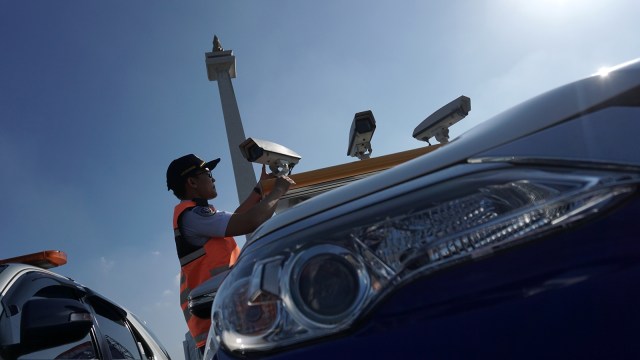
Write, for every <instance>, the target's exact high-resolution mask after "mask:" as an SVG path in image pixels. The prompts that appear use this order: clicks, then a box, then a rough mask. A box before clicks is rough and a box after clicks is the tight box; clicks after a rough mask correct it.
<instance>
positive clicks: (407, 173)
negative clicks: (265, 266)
mask: <svg viewBox="0 0 640 360" xmlns="http://www.w3.org/2000/svg"><path fill="white" fill-rule="evenodd" d="M639 87H640V61H634V62H632V63H630V64H628V65H626V66H624V67H621V68H619V69H617V70H615V71H612V72H610V73H609V74H607V75H606V76H601V75H594V76H591V77H588V78H585V79H582V80H579V81H576V82H573V83H570V84H567V85H564V86H562V87H559V88H556V89H554V90H551V91H549V92H546V93H543V94H541V95H539V96H537V97H535V98H532V99H531V100H528V101H525V102H524V103H521V104H520V105H517V106H515V107H513V108H511V109H509V110H507V111H505V112H503V113H501V114H498V115H497V116H495V117H493V118H491V119H489V120H487V121H485V122H482V123H480V124H479V125H477V126H475V127H474V128H472V129H471V130H469V131H467V132H466V133H464V134H462V135H461V136H459V137H458V138H456V139H454V140H453V141H451V142H450V143H448V144H446V145H445V146H443V147H441V148H439V149H437V150H435V151H433V152H431V153H428V154H425V155H423V156H421V157H419V158H416V159H414V160H411V161H408V162H406V163H403V164H401V165H398V166H396V167H394V168H392V169H390V170H387V171H384V172H382V173H379V174H376V175H373V176H370V177H368V178H365V179H362V180H359V181H356V182H354V183H351V184H349V185H345V186H343V187H341V188H337V189H335V190H332V191H329V192H327V193H324V194H321V195H318V196H317V197H314V198H312V199H309V200H307V201H305V202H303V203H300V204H298V205H296V206H294V207H292V208H289V209H287V210H285V211H283V212H282V213H279V214H278V215H277V216H275V217H273V218H272V219H271V220H269V221H268V222H266V223H265V224H263V225H262V226H261V227H260V228H259V229H258V230H257V231H256V232H255V233H254V235H253V237H252V239H251V242H253V241H256V240H258V239H259V238H261V237H264V236H265V235H267V234H269V233H271V232H273V231H275V230H277V229H280V228H282V227H284V226H286V225H288V224H291V223H294V222H297V221H299V220H302V219H304V218H308V217H310V216H312V215H314V214H317V213H320V212H323V211H326V210H328V209H331V208H334V207H337V206H340V205H342V204H345V203H348V202H351V201H353V200H356V199H359V198H362V197H364V196H367V195H369V194H372V193H376V192H379V191H382V190H384V189H386V188H389V187H391V186H394V185H397V184H400V183H403V182H406V181H409V180H411V179H414V178H417V177H420V176H424V175H427V174H429V173H433V172H435V171H438V170H440V169H443V168H446V167H449V166H451V165H454V164H457V163H467V162H470V161H471V160H472V159H482V158H486V157H491V156H503V157H504V156H507V155H508V156H509V157H510V158H518V157H519V156H526V157H529V158H531V157H533V158H535V157H539V158H548V157H549V156H548V155H549V149H548V147H546V145H545V146H540V145H538V146H535V147H533V150H532V147H531V146H528V147H517V146H515V147H509V145H510V144H513V143H518V142H519V140H520V139H526V138H528V137H530V136H531V135H533V134H536V133H540V132H542V131H544V130H545V129H549V128H551V127H554V126H556V125H559V124H563V123H565V122H567V121H568V120H571V119H575V118H577V117H579V116H581V115H584V114H588V113H591V112H594V111H597V110H599V109H603V108H605V107H607V106H615V105H616V104H615V103H611V101H612V99H615V98H617V97H619V96H620V95H623V94H625V93H628V92H629V91H631V90H634V89H637V88H639ZM637 101H638V100H636V102H637ZM634 120H638V121H640V119H634ZM638 121H635V123H637V122H638ZM566 141H567V142H570V141H573V139H567V140H566ZM595 146H598V145H597V144H596V145H595ZM561 147H562V143H560V145H559V147H558V148H561ZM525 148H526V152H525V150H524V149H525ZM536 149H538V150H536ZM545 150H546V151H545ZM492 151H498V152H496V153H495V154H494V153H492ZM500 151H502V152H500ZM634 156H635V155H634ZM635 158H636V159H637V157H635ZM607 160H608V159H601V161H607ZM614 160H616V159H614ZM620 160H621V161H622V162H625V161H628V160H629V159H620ZM632 165H635V166H640V164H639V163H632Z"/></svg>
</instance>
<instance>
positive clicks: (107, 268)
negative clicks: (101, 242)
mask: <svg viewBox="0 0 640 360" xmlns="http://www.w3.org/2000/svg"><path fill="white" fill-rule="evenodd" d="M114 265H115V261H113V260H108V259H107V258H105V257H104V256H102V257H100V268H101V269H102V272H104V273H108V272H111V270H112V269H113V266H114Z"/></svg>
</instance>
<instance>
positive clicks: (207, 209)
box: [193, 206, 216, 216]
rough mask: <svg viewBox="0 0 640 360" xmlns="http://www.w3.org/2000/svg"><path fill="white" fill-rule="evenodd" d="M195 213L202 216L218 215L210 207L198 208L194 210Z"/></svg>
mask: <svg viewBox="0 0 640 360" xmlns="http://www.w3.org/2000/svg"><path fill="white" fill-rule="evenodd" d="M193 212H195V213H196V214H198V215H200V216H213V214H215V213H216V212H215V211H214V210H213V209H212V208H210V207H208V206H197V207H196V208H195V209H193Z"/></svg>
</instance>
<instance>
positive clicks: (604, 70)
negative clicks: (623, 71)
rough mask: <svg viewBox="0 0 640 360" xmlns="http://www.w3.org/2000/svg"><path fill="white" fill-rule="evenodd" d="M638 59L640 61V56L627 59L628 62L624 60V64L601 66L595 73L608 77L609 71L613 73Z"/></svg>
mask: <svg viewBox="0 0 640 360" xmlns="http://www.w3.org/2000/svg"><path fill="white" fill-rule="evenodd" d="M638 61H640V58H637V59H633V60H631V61H627V62H624V63H622V64H618V65H615V66H610V67H601V68H600V69H598V71H597V72H596V73H595V74H594V75H598V76H601V77H607V76H609V73H611V72H612V71H615V70H618V69H620V68H622V67H625V66H627V65H631V64H633V63H635V62H638Z"/></svg>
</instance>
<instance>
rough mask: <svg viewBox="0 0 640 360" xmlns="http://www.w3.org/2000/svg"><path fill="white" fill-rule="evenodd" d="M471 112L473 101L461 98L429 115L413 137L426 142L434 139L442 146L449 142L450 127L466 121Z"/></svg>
mask: <svg viewBox="0 0 640 360" xmlns="http://www.w3.org/2000/svg"><path fill="white" fill-rule="evenodd" d="M470 110H471V99H469V98H468V97H466V96H464V95H463V96H460V97H459V98H457V99H455V100H453V101H452V102H450V103H448V104H447V105H445V106H443V107H441V108H440V109H438V111H436V112H434V113H433V114H431V115H429V117H427V118H426V119H425V120H424V121H423V122H421V123H420V125H418V126H417V127H416V128H415V130H413V137H414V138H416V139H417V140H422V141H426V142H429V139H430V138H432V137H435V138H436V140H437V141H438V142H439V143H441V144H443V143H446V142H449V127H450V126H451V125H453V124H455V123H457V122H458V121H460V120H462V119H464V117H465V116H467V114H469V111H470Z"/></svg>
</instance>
